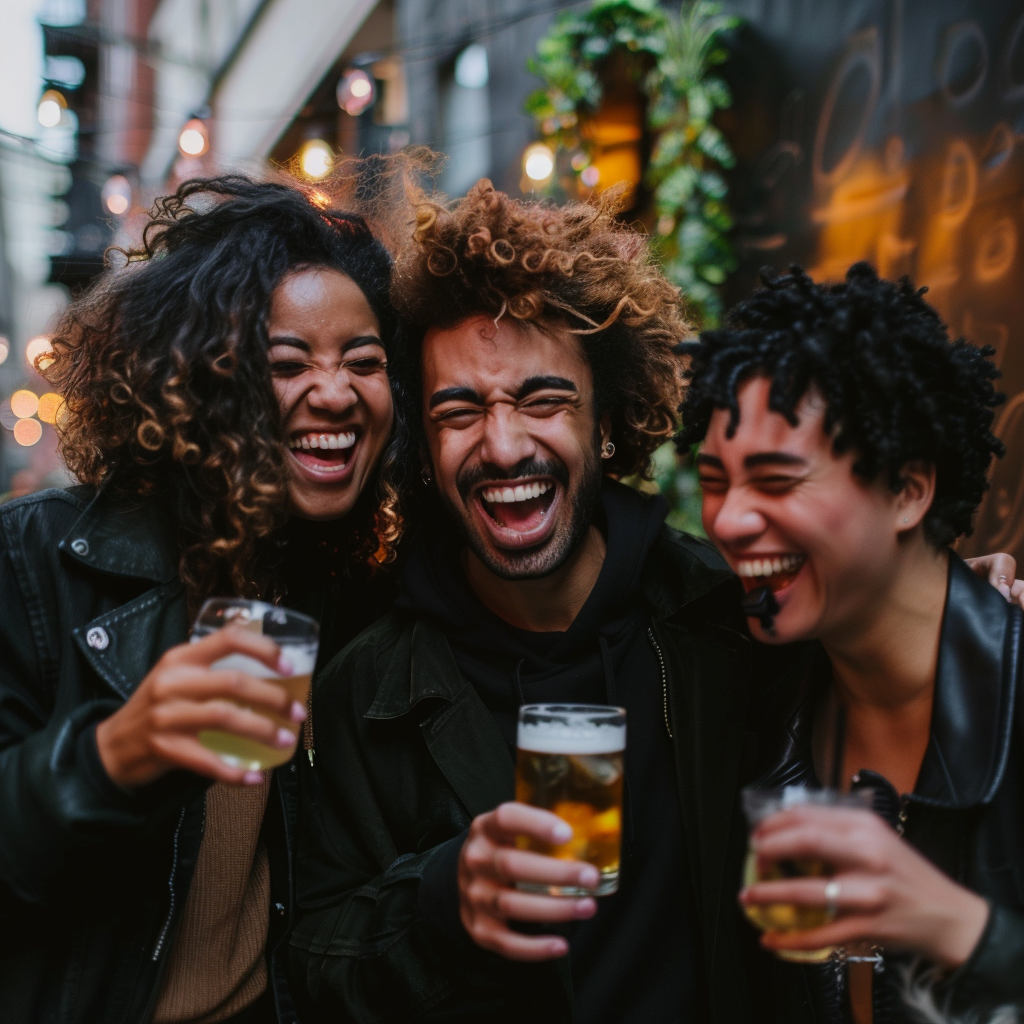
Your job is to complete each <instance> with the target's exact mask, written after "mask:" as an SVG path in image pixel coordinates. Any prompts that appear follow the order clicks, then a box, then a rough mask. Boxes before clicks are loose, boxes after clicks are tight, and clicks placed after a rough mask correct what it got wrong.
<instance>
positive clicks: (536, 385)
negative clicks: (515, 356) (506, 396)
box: [514, 376, 579, 402]
mask: <svg viewBox="0 0 1024 1024" xmlns="http://www.w3.org/2000/svg"><path fill="white" fill-rule="evenodd" d="M547 390H552V391H579V388H578V387H577V386H576V385H575V384H574V383H573V382H572V381H571V380H567V379H566V378H565V377H551V376H546V377H527V378H526V380H524V381H523V383H522V384H520V385H519V387H518V388H517V389H516V392H515V395H514V397H515V399H516V401H517V402H521V401H522V400H523V399H524V398H526V396H527V395H532V394H533V392H534V391H547Z"/></svg>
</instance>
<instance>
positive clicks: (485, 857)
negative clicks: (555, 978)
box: [459, 803, 599, 961]
mask: <svg viewBox="0 0 1024 1024" xmlns="http://www.w3.org/2000/svg"><path fill="white" fill-rule="evenodd" d="M521 835H528V836H532V837H534V838H535V839H539V840H540V841H541V842H544V843H552V844H560V843H566V842H568V841H569V840H570V839H571V838H572V828H571V826H570V825H569V824H568V823H567V822H565V821H563V820H562V819H561V818H559V817H556V816H555V815H554V814H552V813H551V812H550V811H542V810H540V809H539V808H537V807H529V806H527V805H526V804H519V803H507V804H502V805H501V806H500V807H497V808H495V810H493V811H489V812H488V813H487V814H481V815H479V816H478V817H476V818H474V819H473V824H472V825H471V826H470V828H469V835H468V836H467V837H466V841H465V843H463V844H462V852H461V853H460V854H459V914H460V916H461V918H462V925H463V927H464V928H465V929H466V931H467V932H469V935H470V938H472V940H473V941H474V942H475V943H476V944H477V945H478V946H482V947H483V948H484V949H489V950H491V952H493V953H498V954H500V955H501V956H503V957H506V958H507V959H509V960H524V961H538V960H551V959H553V958H555V957H560V956H565V954H566V953H568V952H569V943H568V942H566V940H565V939H563V938H562V937H561V936H559V935H536V936H534V935H523V934H522V933H521V932H516V931H513V930H512V929H511V928H510V927H509V926H508V922H509V920H510V919H511V920H514V921H540V922H545V923H549V922H553V921H579V920H582V919H584V918H588V917H593V916H594V914H595V913H596V912H597V905H596V904H595V903H594V901H593V899H591V898H590V897H589V896H585V897H583V898H580V899H576V898H573V897H570V896H544V895H536V894H534V893H529V892H521V891H520V890H518V889H516V888H515V883H516V882H537V883H539V884H543V885H575V886H581V887H583V888H587V889H592V888H597V883H598V881H599V875H598V871H597V868H595V867H594V866H593V865H592V864H584V863H583V862H581V861H578V860H560V859H557V858H555V857H546V856H544V855H543V854H540V853H531V852H529V851H528V850H517V849H516V848H515V841H516V837H517V836H521Z"/></svg>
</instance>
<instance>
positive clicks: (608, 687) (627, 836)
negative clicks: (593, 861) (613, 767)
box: [597, 636, 634, 857]
mask: <svg viewBox="0 0 1024 1024" xmlns="http://www.w3.org/2000/svg"><path fill="white" fill-rule="evenodd" d="M597 645H598V647H599V648H600V649H601V667H602V668H603V669H604V692H605V699H606V700H607V701H608V703H609V704H611V705H613V706H617V705H618V703H619V702H618V700H617V699H616V690H615V665H614V664H613V662H612V652H611V650H610V648H609V647H608V641H607V640H606V639H605V638H604V637H603V636H601V637H598V639H597ZM622 784H623V789H624V790H625V792H624V793H623V801H622V803H623V810H624V811H625V821H624V822H623V825H624V826H625V828H623V830H622V838H623V841H624V845H625V847H626V849H625V850H624V851H623V853H624V854H625V855H626V857H630V856H632V852H633V839H634V829H633V800H632V798H631V797H630V795H629V775H628V773H626V772H625V771H623V773H622Z"/></svg>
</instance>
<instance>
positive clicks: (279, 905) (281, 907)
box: [274, 903, 284, 917]
mask: <svg viewBox="0 0 1024 1024" xmlns="http://www.w3.org/2000/svg"><path fill="white" fill-rule="evenodd" d="M274 909H275V910H276V911H277V912H278V913H279V914H280V915H281V916H282V917H284V904H283V903H275V904H274Z"/></svg>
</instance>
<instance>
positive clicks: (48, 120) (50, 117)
mask: <svg viewBox="0 0 1024 1024" xmlns="http://www.w3.org/2000/svg"><path fill="white" fill-rule="evenodd" d="M67 109H68V101H67V100H66V99H64V94H63V93H62V92H59V91H58V90H57V89H47V90H46V92H44V93H43V95H42V96H41V97H40V99H39V106H38V107H36V117H37V118H38V120H39V123H40V124H41V125H42V126H43V127H44V128H56V127H57V125H59V124H60V122H61V118H62V117H63V116H64V111H65V110H67Z"/></svg>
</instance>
